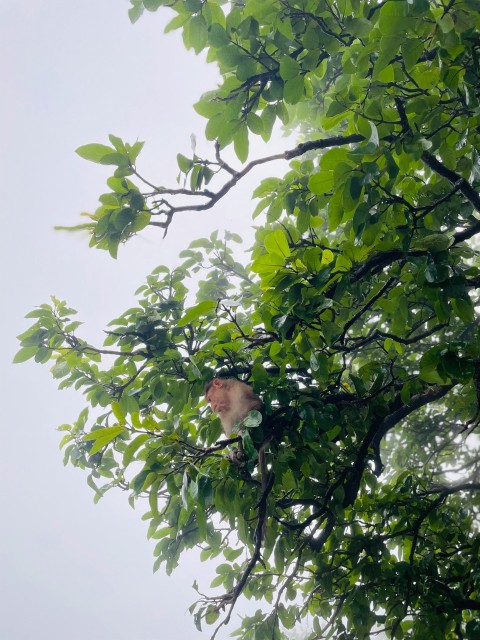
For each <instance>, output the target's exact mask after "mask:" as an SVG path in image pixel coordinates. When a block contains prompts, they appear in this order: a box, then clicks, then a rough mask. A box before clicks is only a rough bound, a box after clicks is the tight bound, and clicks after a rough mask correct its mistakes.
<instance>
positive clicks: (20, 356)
mask: <svg viewBox="0 0 480 640" xmlns="http://www.w3.org/2000/svg"><path fill="white" fill-rule="evenodd" d="M37 351H38V347H24V348H23V349H20V350H19V351H18V352H17V353H16V354H15V357H14V358H13V363H14V364H20V363H21V362H25V361H26V360H30V359H31V358H33V357H34V356H35V355H36V353H37Z"/></svg>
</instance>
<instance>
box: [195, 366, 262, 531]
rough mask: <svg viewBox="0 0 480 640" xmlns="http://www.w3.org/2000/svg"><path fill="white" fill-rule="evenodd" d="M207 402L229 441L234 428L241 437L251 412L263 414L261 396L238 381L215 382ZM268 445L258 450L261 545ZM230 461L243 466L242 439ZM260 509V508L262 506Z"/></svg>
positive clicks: (209, 385)
mask: <svg viewBox="0 0 480 640" xmlns="http://www.w3.org/2000/svg"><path fill="white" fill-rule="evenodd" d="M205 398H206V400H207V402H208V404H209V405H210V406H211V408H212V411H213V412H214V413H215V414H217V416H218V417H219V418H220V422H221V423H222V427H223V431H224V433H225V435H226V436H227V438H230V437H231V435H232V431H233V428H234V427H235V425H237V424H238V423H240V424H239V435H241V432H242V431H243V428H242V426H241V422H242V420H244V419H245V418H246V417H247V416H248V412H249V411H253V410H256V411H262V410H263V401H262V399H261V398H260V396H257V394H256V393H255V392H254V391H253V389H252V387H250V386H249V385H248V384H246V383H245V382H241V381H240V380H237V379H236V378H214V379H213V380H210V382H208V383H207V384H206V385H205ZM265 447H266V443H265V442H263V443H262V444H261V445H260V446H259V448H258V468H259V471H260V478H261V483H260V485H261V489H262V499H261V501H260V503H259V509H260V513H262V512H263V515H260V516H259V528H258V531H257V534H258V536H259V541H260V542H263V541H264V540H265V533H266V526H267V519H266V493H267V485H268V481H267V475H268V474H267V462H266V458H265ZM229 458H230V460H231V461H232V462H233V463H235V464H237V465H242V464H243V461H244V459H245V453H244V451H243V443H242V439H241V438H240V440H239V443H238V451H237V450H236V451H234V452H232V453H230V455H229ZM270 482H271V483H273V475H272V474H271V476H270ZM260 505H261V506H260Z"/></svg>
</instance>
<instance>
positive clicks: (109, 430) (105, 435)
mask: <svg viewBox="0 0 480 640" xmlns="http://www.w3.org/2000/svg"><path fill="white" fill-rule="evenodd" d="M124 431H125V429H124V427H122V426H120V425H116V426H114V427H105V428H104V429H97V430H96V431H92V432H91V433H87V434H85V435H84V436H83V438H82V440H86V441H90V440H93V442H94V444H93V447H92V448H91V449H90V451H89V454H90V455H91V456H92V455H93V454H95V453H98V451H101V450H102V449H103V448H104V447H106V446H107V445H108V444H110V442H112V441H113V440H115V438H117V437H118V436H119V435H120V434H121V433H123V432H124Z"/></svg>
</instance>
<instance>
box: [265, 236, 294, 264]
mask: <svg viewBox="0 0 480 640" xmlns="http://www.w3.org/2000/svg"><path fill="white" fill-rule="evenodd" d="M264 244H265V249H266V250H267V251H268V253H273V254H276V255H280V256H283V257H284V258H288V256H290V254H291V251H290V247H289V245H288V239H287V236H286V234H285V232H284V231H283V229H276V230H275V231H273V232H272V233H269V234H268V235H267V236H265V239H264Z"/></svg>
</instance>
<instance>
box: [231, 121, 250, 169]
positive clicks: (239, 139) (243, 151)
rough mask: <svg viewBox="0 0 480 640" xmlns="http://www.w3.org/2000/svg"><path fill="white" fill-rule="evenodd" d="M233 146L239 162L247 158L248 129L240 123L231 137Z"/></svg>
mask: <svg viewBox="0 0 480 640" xmlns="http://www.w3.org/2000/svg"><path fill="white" fill-rule="evenodd" d="M233 148H234V149H235V153H236V155H237V158H238V159H239V160H240V162H245V161H246V160H247V158H248V129H247V126H246V125H245V124H242V125H241V126H240V127H239V129H238V131H237V132H236V134H235V135H234V137H233Z"/></svg>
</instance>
